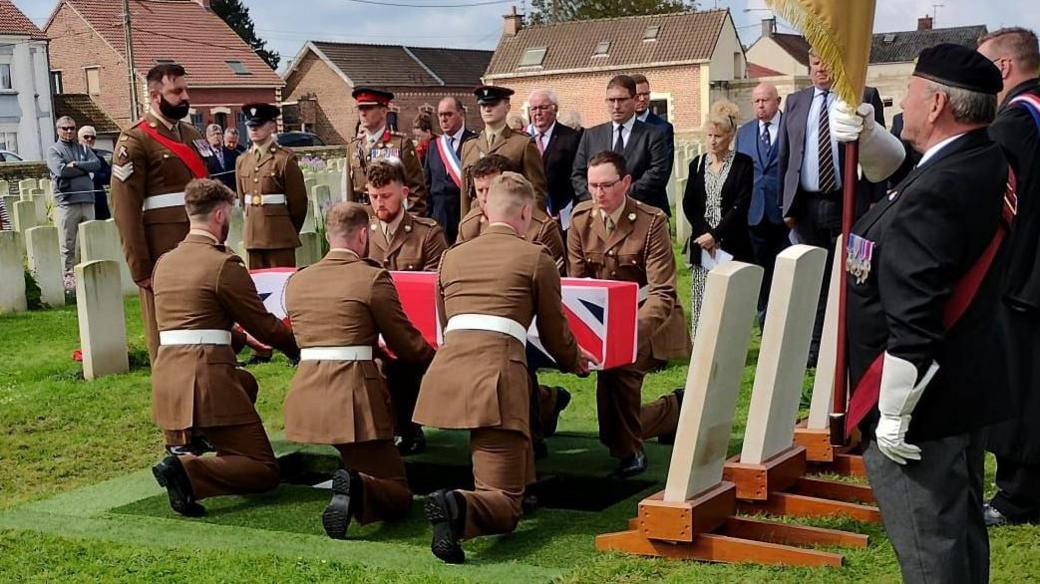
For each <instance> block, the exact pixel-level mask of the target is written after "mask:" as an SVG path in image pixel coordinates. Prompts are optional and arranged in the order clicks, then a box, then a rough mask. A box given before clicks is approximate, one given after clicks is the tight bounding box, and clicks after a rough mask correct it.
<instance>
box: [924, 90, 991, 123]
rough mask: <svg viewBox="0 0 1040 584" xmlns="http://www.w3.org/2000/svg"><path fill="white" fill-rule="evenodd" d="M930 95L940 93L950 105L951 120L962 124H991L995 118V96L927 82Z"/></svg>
mask: <svg viewBox="0 0 1040 584" xmlns="http://www.w3.org/2000/svg"><path fill="white" fill-rule="evenodd" d="M927 87H928V91H930V92H931V95H934V94H936V93H942V94H944V95H945V96H946V99H947V101H948V102H949V104H950V111H951V112H952V113H953V119H954V120H956V121H957V122H960V123H962V124H985V125H989V124H991V123H993V119H994V118H996V117H997V96H996V95H992V94H989V93H982V92H979V91H971V90H969V89H962V88H960V87H951V86H949V85H945V84H942V83H938V82H936V81H929V82H928V86H927Z"/></svg>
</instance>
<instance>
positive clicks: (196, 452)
mask: <svg viewBox="0 0 1040 584" xmlns="http://www.w3.org/2000/svg"><path fill="white" fill-rule="evenodd" d="M216 451H217V447H216V446H213V444H212V443H210V441H209V440H206V438H204V437H202V436H192V437H191V443H189V444H185V445H183V446H167V447H166V452H168V453H169V454H170V455H171V456H184V455H185V454H191V455H193V456H202V455H203V454H206V453H207V452H216Z"/></svg>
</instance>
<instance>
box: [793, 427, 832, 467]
mask: <svg viewBox="0 0 1040 584" xmlns="http://www.w3.org/2000/svg"><path fill="white" fill-rule="evenodd" d="M806 424H808V420H802V421H801V422H798V425H797V426H795V428H794V443H795V444H796V445H798V446H803V447H805V459H806V460H808V461H809V462H831V461H833V460H834V447H833V446H832V445H831V433H830V430H828V429H826V428H824V429H817V428H808V427H806Z"/></svg>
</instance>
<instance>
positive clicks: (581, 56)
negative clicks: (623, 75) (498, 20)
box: [485, 10, 729, 79]
mask: <svg viewBox="0 0 1040 584" xmlns="http://www.w3.org/2000/svg"><path fill="white" fill-rule="evenodd" d="M728 17H729V16H728V12H727V11H726V10H707V11H703V12H678V13H674V14H654V15H649V16H626V17H619V18H603V19H598V20H580V21H574V22H563V23H558V24H548V25H539V26H525V27H523V28H521V29H520V30H519V32H517V33H516V35H514V36H505V35H503V36H502V38H501V40H499V42H498V48H497V49H496V50H495V55H494V57H492V59H491V63H490V64H489V65H488V69H487V73H486V75H485V79H494V78H496V77H498V76H506V77H509V76H513V75H522V74H525V73H538V74H547V73H552V72H556V71H573V70H583V69H594V68H610V69H621V68H625V67H639V66H646V65H649V64H652V63H675V62H696V61H705V60H708V59H711V56H712V54H713V53H714V52H715V45H716V43H718V39H719V34H720V33H721V31H722V27H723V26H724V25H725V23H726V19H727V18H728ZM653 27H657V28H656V29H654V31H655V33H656V36H655V40H643V39H644V36H645V35H649V33H650V30H651V29H653ZM606 43H609V45H607V44H606ZM601 44H604V45H605V46H606V55H605V56H593V53H594V52H595V50H596V49H597V47H598V46H600V45H601ZM529 49H545V54H544V57H543V58H542V61H541V63H540V64H539V65H536V66H521V65H520V63H521V62H522V60H523V57H524V54H525V53H526V52H527V51H528V50H529Z"/></svg>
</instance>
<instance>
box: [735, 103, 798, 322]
mask: <svg viewBox="0 0 1040 584" xmlns="http://www.w3.org/2000/svg"><path fill="white" fill-rule="evenodd" d="M751 102H752V104H753V105H754V108H755V119H753V120H751V121H750V122H748V123H746V124H744V125H743V126H741V127H740V129H739V130H737V152H742V153H744V154H747V155H748V156H750V157H751V160H752V161H753V162H754V165H755V188H754V190H753V191H752V192H751V208H750V209H748V218H747V221H748V230H749V232H750V235H751V250H752V253H753V254H754V257H755V263H756V264H758V265H760V266H762V267H763V268H765V275H764V276H763V277H762V288H761V289H760V290H759V294H758V319H759V322H761V323H763V324H764V323H765V316H766V303H767V302H768V300H769V288H770V286H772V281H773V267H774V266H775V265H776V255H777V254H778V253H780V252H781V251H783V250H784V248H785V247H787V244H788V235H789V233H790V230H789V229H788V228H787V226H786V225H784V217H783V214H782V212H781V201H780V165H779V162H778V160H777V152H778V151H779V140H778V139H777V138H778V137H779V135H780V124H781V120H782V116H781V114H780V96H779V95H778V94H777V91H776V87H775V86H773V85H771V84H769V83H760V84H759V85H758V86H757V87H755V89H754V90H752V92H751Z"/></svg>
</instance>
